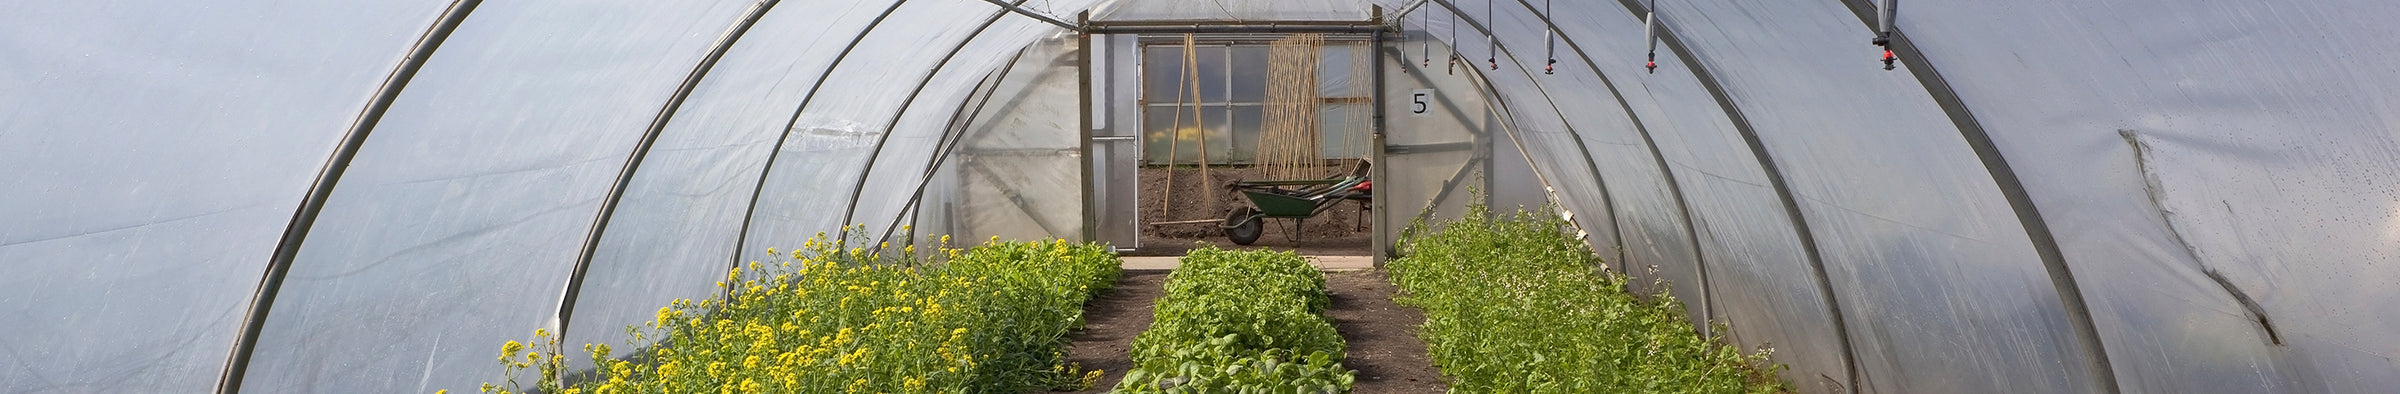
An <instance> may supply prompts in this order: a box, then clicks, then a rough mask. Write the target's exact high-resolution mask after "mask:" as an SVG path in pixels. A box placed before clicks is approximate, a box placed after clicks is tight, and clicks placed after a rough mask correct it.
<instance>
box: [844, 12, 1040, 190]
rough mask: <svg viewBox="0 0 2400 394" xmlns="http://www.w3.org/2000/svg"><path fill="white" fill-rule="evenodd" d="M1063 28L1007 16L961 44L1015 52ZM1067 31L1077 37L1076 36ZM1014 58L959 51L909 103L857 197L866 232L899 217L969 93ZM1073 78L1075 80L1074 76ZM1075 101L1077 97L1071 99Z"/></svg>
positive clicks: (976, 49)
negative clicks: (968, 55)
mask: <svg viewBox="0 0 2400 394" xmlns="http://www.w3.org/2000/svg"><path fill="white" fill-rule="evenodd" d="M1060 31H1061V30H1060V29H1059V28H1058V27H1056V26H1051V25H1049V24H1044V23H1041V22H1039V21H1034V20H1031V19H1025V18H1005V19H1001V20H1000V21H999V22H996V23H994V24H993V25H992V27H991V28H990V29H988V30H987V31H985V32H983V34H979V35H976V36H975V40H974V41H973V42H969V43H968V44H967V45H966V46H965V47H963V48H961V49H960V52H963V53H976V54H984V53H1010V52H1013V51H1016V50H1018V49H1023V48H1025V47H1026V46H1027V45H1031V44H1033V42H1034V41H1035V40H1037V39H1040V38H1042V37H1045V36H1050V37H1057V36H1060V34H1058V33H1059V32H1060ZM1067 37H1069V38H1071V37H1072V36H1067ZM1010 59H1011V58H1010V57H1008V56H972V57H959V58H954V59H951V60H950V62H949V63H947V64H945V65H944V66H943V67H942V72H941V74H939V75H937V76H936V77H934V78H933V79H932V80H931V81H929V82H928V83H927V84H926V85H925V87H923V88H922V89H923V91H921V92H919V93H918V94H917V96H916V101H915V102H914V103H911V104H910V105H909V108H908V112H907V113H904V114H902V115H903V116H901V117H900V121H899V123H897V124H895V125H894V127H893V129H892V135H891V137H890V139H889V140H887V141H884V142H883V143H882V148H881V151H880V153H878V154H877V155H876V162H875V168H874V169H873V171H872V173H870V174H868V176H867V178H866V183H864V184H861V189H860V190H859V195H858V197H857V198H858V202H857V203H856V204H855V205H856V208H855V209H854V211H853V212H851V214H850V216H851V220H850V223H851V224H858V225H865V226H867V228H866V230H865V231H866V232H867V233H866V234H865V235H867V236H870V237H872V236H881V235H883V234H884V228H885V227H888V226H889V225H890V223H892V222H893V221H895V220H897V219H898V218H899V216H900V215H901V214H902V213H901V209H902V208H904V207H905V206H906V205H907V204H908V201H909V197H911V196H913V195H915V194H916V189H915V188H914V187H910V186H914V185H915V184H916V183H918V182H919V181H920V180H923V179H925V178H926V175H927V174H926V171H925V169H926V168H927V166H929V165H932V160H933V155H934V154H935V153H937V152H936V151H935V150H936V148H938V147H939V146H940V145H941V141H942V140H944V139H945V138H944V137H945V136H946V135H947V134H948V133H949V131H950V127H949V126H950V123H951V122H952V118H954V117H959V116H964V115H965V114H964V113H963V109H964V108H963V107H965V106H966V103H965V101H966V100H967V99H968V98H969V94H970V93H972V92H973V91H974V90H975V87H976V86H977V85H978V84H981V83H983V82H984V80H985V79H986V77H988V76H990V75H991V74H993V73H996V72H999V70H1000V69H1001V68H1002V67H1003V66H1006V65H1007V64H1008V61H1009V60H1010ZM1067 70H1068V71H1074V70H1075V69H1074V68H1067ZM1068 79H1069V80H1072V79H1073V78H1068ZM1069 98H1070V99H1072V98H1073V96H1072V95H1071V94H1070V95H1069ZM1069 102H1075V101H1073V100H1069ZM1068 108H1069V109H1073V108H1074V107H1073V106H1072V105H1070V106H1068ZM909 114H914V116H909ZM1066 115H1067V116H1065V117H1063V118H1061V119H1067V120H1073V119H1075V113H1074V112H1069V113H1067V114H1066ZM1075 127H1080V126H1075V125H1070V127H1067V128H1065V129H1042V130H1038V131H1039V132H1047V133H1057V134H1061V135H1065V136H1075V135H1077V134H1075V132H1074V129H1075ZM1074 147H1075V146H1073V145H1070V146H1068V150H1070V151H1071V150H1073V149H1074ZM1075 168H1076V169H1077V170H1076V172H1075V173H1074V174H1075V175H1074V177H1073V178H1074V179H1082V175H1081V174H1082V172H1081V164H1077V167H1075ZM1066 190H1076V191H1079V190H1081V189H1080V188H1068V189H1066ZM1059 197H1074V198H1065V199H1059V200H1060V201H1072V202H1074V205H1076V206H1081V205H1082V201H1083V200H1082V198H1081V195H1080V194H1078V195H1075V196H1059ZM1078 216H1080V215H1078ZM1079 219H1080V218H1079ZM1072 223H1074V228H1076V229H1077V230H1076V231H1073V232H1070V233H1073V234H1080V233H1081V232H1082V231H1081V229H1082V225H1083V222H1082V221H1081V220H1076V221H1074V222H1072Z"/></svg>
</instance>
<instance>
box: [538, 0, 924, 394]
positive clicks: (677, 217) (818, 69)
mask: <svg viewBox="0 0 2400 394" xmlns="http://www.w3.org/2000/svg"><path fill="white" fill-rule="evenodd" d="M889 6H890V3H889V2H884V3H880V4H878V3H843V2H781V3H778V4H777V5H776V7H775V8H774V9H772V10H768V12H767V13H766V15H764V16H762V17H760V18H759V21H758V23H757V24H756V25H754V26H752V27H751V28H750V31H749V32H748V33H747V34H744V35H743V37H742V38H741V40H740V41H737V42H736V43H735V44H734V46H733V47H732V48H730V49H728V50H727V51H726V53H725V56H724V57H723V58H722V59H719V60H718V61H717V65H716V67H715V68H714V69H712V70H711V71H710V72H709V74H708V75H707V78H705V79H702V80H701V81H700V84H699V85H697V86H694V87H693V90H692V93H691V96H690V97H689V98H687V99H686V100H685V101H684V103H683V107H682V108H681V109H680V110H679V111H677V112H676V113H675V117H674V118H673V119H672V121H671V122H669V123H668V124H667V127H666V129H665V130H663V131H661V132H660V133H659V136H658V141H657V143H656V145H653V146H652V148H651V150H650V154H649V155H648V156H647V157H646V159H645V160H644V161H643V163H642V166H641V168H640V171H639V172H636V173H634V178H633V181H632V183H630V184H628V185H627V186H626V189H625V197H624V200H623V201H622V202H620V203H619V205H618V206H617V211H616V216H615V217H614V218H611V219H610V221H609V226H608V231H607V232H606V233H604V234H602V235H601V237H600V241H601V242H600V248H599V249H598V250H595V251H593V256H592V262H591V266H590V268H589V269H588V270H587V271H586V272H585V274H584V281H583V290H582V291H581V292H579V293H578V295H577V297H576V304H575V316H574V319H575V320H574V321H572V322H569V323H570V324H568V328H569V329H568V330H567V336H566V338H565V339H566V341H565V342H564V343H566V344H568V345H570V346H580V345H581V344H586V343H598V344H607V345H609V346H611V347H613V349H611V350H612V352H611V355H612V356H613V355H624V354H627V352H630V351H632V350H635V348H636V347H638V346H646V345H648V344H649V341H647V340H645V341H640V342H629V340H630V339H632V338H631V337H629V336H627V335H626V333H625V331H624V328H625V327H626V326H629V325H634V324H640V323H642V322H647V321H651V320H652V319H655V316H654V314H655V313H656V311H657V309H658V307H660V306H664V305H666V304H668V303H669V302H671V301H672V300H675V299H678V298H681V299H692V300H699V299H705V298H708V297H710V296H713V295H716V294H717V291H716V289H717V286H716V285H715V283H716V281H718V280H722V279H724V278H725V272H726V270H727V269H729V268H731V265H730V263H729V262H728V260H727V258H728V256H731V255H732V253H733V244H734V237H735V236H736V234H737V233H738V232H739V231H740V230H741V226H739V225H738V224H739V223H741V222H742V214H743V213H744V210H745V209H748V207H749V203H750V192H751V188H752V187H754V186H755V185H756V183H754V182H757V180H758V177H759V171H760V169H761V167H763V166H765V165H766V160H767V153H768V150H769V149H771V148H772V146H771V145H774V143H775V137H776V134H778V133H779V132H781V131H782V129H783V125H784V122H786V121H789V120H790V119H791V116H792V109H793V108H798V107H799V106H800V99H801V97H803V96H806V95H807V94H808V88H809V86H811V85H812V84H813V83H814V82H815V80H816V77H817V75H819V74H822V73H823V72H824V70H825V68H826V67H828V66H830V65H831V64H832V63H833V60H834V57H835V56H836V55H839V54H840V53H841V50H842V46H844V45H847V44H849V43H850V39H851V38H853V37H856V36H857V32H859V31H861V30H864V29H865V28H866V25H867V23H868V22H870V21H872V20H874V19H875V16H876V15H879V14H880V13H882V12H883V10H884V9H886V8H888V7H889ZM648 339H650V340H655V339H658V338H657V337H656V336H650V337H649V338H648ZM628 345H633V346H628ZM586 357H587V356H585V355H583V354H581V353H576V354H573V355H571V357H569V359H571V360H573V365H574V366H576V367H578V368H580V367H582V366H585V365H588V364H586V363H588V362H589V360H587V359H586Z"/></svg>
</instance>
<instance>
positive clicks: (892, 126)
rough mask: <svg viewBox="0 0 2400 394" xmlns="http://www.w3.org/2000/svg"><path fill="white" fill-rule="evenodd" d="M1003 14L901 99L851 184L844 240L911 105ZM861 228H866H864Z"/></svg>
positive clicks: (977, 29)
mask: <svg viewBox="0 0 2400 394" xmlns="http://www.w3.org/2000/svg"><path fill="white" fill-rule="evenodd" d="M1026 1H1029V0H1017V3H1018V4H1024V3H1025V2H1026ZM1003 16H1008V13H1006V12H995V13H992V16H991V17H990V18H984V20H983V24H982V25H978V26H976V27H975V31H974V32H972V33H968V34H967V38H964V39H959V40H958V45H954V46H951V47H950V53H949V54H947V55H942V60H940V61H936V62H934V63H933V68H932V69H929V70H926V71H925V77H924V78H921V79H918V80H917V88H916V89H914V90H910V91H908V98H905V99H901V100H900V109H899V110H896V111H892V117H891V119H886V120H884V122H883V124H884V131H883V135H879V136H876V137H875V147H874V148H873V149H871V150H868V151H867V163H866V166H865V167H863V168H860V169H859V170H858V183H857V184H854V185H851V187H850V204H849V207H847V208H844V209H842V239H845V240H846V239H849V238H850V237H849V235H850V234H849V232H850V225H851V224H852V223H851V222H852V221H853V220H855V219H857V218H858V200H859V199H860V198H862V197H864V196H865V194H866V192H867V181H868V180H872V179H874V178H875V162H876V161H877V160H878V159H880V158H882V157H883V148H884V147H885V146H886V145H888V144H889V143H890V142H891V141H892V135H893V134H899V130H897V129H898V128H899V126H900V119H901V118H903V117H905V116H907V115H908V109H909V108H910V107H914V106H916V104H917V96H919V95H922V94H925V87H926V86H930V85H932V84H933V79H934V78H936V77H940V76H941V75H942V69H943V68H947V67H949V66H950V60H951V59H956V58H958V52H959V51H962V50H966V49H967V44H971V43H974V42H975V37H978V36H982V35H983V31H984V30H986V29H991V28H992V24H993V23H998V22H1000V17H1003ZM962 105H963V104H962ZM861 227H864V226H861ZM860 230H865V229H864V228H861V229H860ZM879 241H880V240H879ZM836 242H840V241H836Z"/></svg>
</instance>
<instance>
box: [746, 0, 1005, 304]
mask: <svg viewBox="0 0 2400 394" xmlns="http://www.w3.org/2000/svg"><path fill="white" fill-rule="evenodd" d="M1003 12H1006V11H1002V10H1000V9H998V8H996V7H994V6H992V5H991V4H989V3H980V2H924V1H912V2H906V3H903V4H901V5H900V8H899V10H897V11H894V12H893V13H892V15H891V16H890V17H889V18H888V19H887V20H886V21H885V22H884V23H883V24H882V25H878V26H876V28H875V29H873V30H869V31H866V32H865V33H864V34H866V35H865V37H864V38H863V39H861V41H859V43H858V48H857V49H856V50H855V51H854V52H852V53H851V54H850V56H849V57H848V58H844V59H843V60H842V63H841V64H840V65H838V66H836V67H834V69H833V72H832V73H831V74H828V75H827V76H826V77H825V83H824V85H823V86H822V87H819V88H817V91H816V92H815V93H813V94H815V95H816V98H815V100H813V101H810V102H808V103H807V104H806V105H807V108H806V109H805V110H803V111H802V112H801V113H800V115H799V118H798V119H797V120H796V121H794V122H793V124H792V128H791V130H789V131H788V133H791V135H790V136H788V137H786V139H785V140H784V143H783V146H782V147H781V148H780V149H782V150H783V153H781V154H778V155H776V156H775V160H776V162H775V163H773V164H772V165H773V167H772V168H773V170H771V171H770V172H768V173H767V175H766V183H765V186H763V187H761V189H760V190H759V192H758V193H759V195H758V197H757V198H758V202H757V203H756V204H757V208H756V211H754V212H753V213H752V214H751V218H750V229H749V239H747V240H744V242H743V243H742V245H743V247H744V248H745V250H740V251H737V253H740V256H741V258H740V259H739V260H740V261H751V260H766V259H768V256H767V253H766V252H767V249H769V248H779V249H782V250H790V249H792V248H796V247H800V246H801V244H802V243H804V242H805V241H807V240H808V238H809V237H812V236H815V235H816V234H817V233H827V234H829V235H838V234H839V233H840V231H841V227H842V224H843V223H842V217H843V216H846V215H847V213H848V209H849V208H850V206H851V204H850V203H851V201H852V199H853V198H855V197H857V195H856V194H855V193H853V192H855V191H856V190H857V186H858V182H859V178H860V177H863V176H866V174H864V173H862V172H863V171H865V170H866V169H867V161H868V160H871V159H872V156H873V155H874V152H875V146H876V142H877V141H879V140H882V139H884V138H885V134H886V133H890V132H891V127H892V125H891V122H892V114H893V113H894V112H895V111H900V110H901V108H903V107H906V106H907V105H908V103H907V102H906V101H907V99H908V98H909V96H910V95H911V93H912V92H914V91H916V86H917V85H918V84H919V83H920V82H924V81H925V80H926V79H927V75H929V74H931V73H934V72H938V71H940V70H936V69H934V66H935V64H937V63H940V62H941V61H942V59H943V58H944V57H947V56H949V55H950V54H951V52H952V51H953V50H957V49H959V48H960V47H962V46H964V45H965V43H966V42H967V40H969V39H972V38H974V36H975V35H976V34H978V33H980V32H982V30H985V29H984V27H985V25H984V23H983V22H984V21H986V20H990V19H991V18H992V17H994V16H997V15H999V14H1000V13H1003ZM935 20H939V21H946V22H945V23H935V24H928V23H912V22H914V21H935ZM1015 20H1021V18H1020V19H1015ZM989 56H990V55H979V56H977V57H989ZM803 78H807V77H803ZM968 83H970V84H972V83H973V82H968ZM948 115H949V114H948V113H947V112H941V113H939V114H932V115H927V114H920V116H948ZM869 236H872V235H871V234H870V235H869Z"/></svg>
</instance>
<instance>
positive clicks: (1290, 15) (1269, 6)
mask: <svg viewBox="0 0 2400 394" xmlns="http://www.w3.org/2000/svg"><path fill="white" fill-rule="evenodd" d="M1367 8H1368V4H1367V0H1205V1H1192V0H1114V1H1113V2H1111V3H1104V4H1101V5H1100V6H1099V7H1097V8H1095V9H1093V10H1092V20H1103V21H1136V20H1167V21H1268V20H1275V21H1294V20H1326V21H1362V20H1367V17H1368V14H1369V13H1370V12H1369V11H1368V9H1367ZM1074 10H1075V9H1072V8H1061V9H1060V13H1059V14H1058V15H1062V16H1063V15H1070V14H1072V13H1074V12H1075V11H1074ZM1068 19H1072V18H1068Z"/></svg>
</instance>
